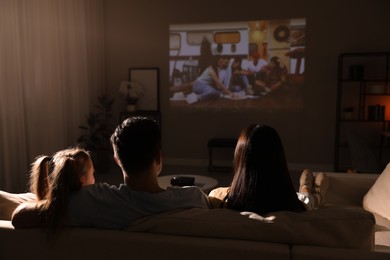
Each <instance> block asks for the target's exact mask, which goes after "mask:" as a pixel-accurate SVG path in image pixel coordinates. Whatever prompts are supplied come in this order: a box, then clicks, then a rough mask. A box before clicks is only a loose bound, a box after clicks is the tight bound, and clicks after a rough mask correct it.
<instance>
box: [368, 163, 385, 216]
mask: <svg viewBox="0 0 390 260" xmlns="http://www.w3.org/2000/svg"><path fill="white" fill-rule="evenodd" d="M389 198H390V163H389V164H388V165H387V166H386V168H385V169H384V171H383V172H382V174H381V175H379V177H378V179H377V180H376V182H375V183H374V185H373V186H372V187H371V189H370V190H369V191H368V192H367V194H366V195H365V196H364V198H363V207H364V208H365V209H366V210H368V211H370V212H372V213H375V214H378V215H380V216H382V217H384V218H386V219H388V220H390V203H389Z"/></svg>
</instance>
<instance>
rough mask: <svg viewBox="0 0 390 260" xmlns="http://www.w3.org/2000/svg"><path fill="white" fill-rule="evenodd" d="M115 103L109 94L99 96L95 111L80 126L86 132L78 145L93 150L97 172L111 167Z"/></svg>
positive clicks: (92, 154) (105, 170)
mask: <svg viewBox="0 0 390 260" xmlns="http://www.w3.org/2000/svg"><path fill="white" fill-rule="evenodd" d="M113 104H114V99H113V98H109V97H108V96H107V95H102V96H99V97H98V103H97V104H96V105H95V108H96V109H95V111H92V112H90V113H89V114H88V115H87V124H86V125H80V126H79V128H80V129H81V130H82V131H83V132H84V133H83V134H82V135H81V136H80V137H79V138H78V139H77V143H78V146H80V147H83V148H85V149H86V150H88V151H90V152H91V156H92V159H93V162H94V165H95V169H96V171H97V172H107V171H108V170H109V167H110V162H111V158H112V147H111V143H110V136H111V134H112V133H113V131H114V129H115V126H116V122H115V120H114V117H113V113H112V107H113Z"/></svg>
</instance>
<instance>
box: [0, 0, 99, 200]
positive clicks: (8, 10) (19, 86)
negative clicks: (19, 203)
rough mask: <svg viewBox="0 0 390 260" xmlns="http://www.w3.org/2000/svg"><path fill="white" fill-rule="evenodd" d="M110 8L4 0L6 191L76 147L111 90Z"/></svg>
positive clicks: (1, 65)
mask: <svg viewBox="0 0 390 260" xmlns="http://www.w3.org/2000/svg"><path fill="white" fill-rule="evenodd" d="M103 36H104V35H103V3H102V0H34V1H30V0H0V109H1V110H0V153H1V154H0V189H2V190H7V191H12V192H22V191H24V190H25V188H26V181H27V179H28V171H29V165H30V163H31V162H32V161H33V160H34V158H35V157H36V156H37V155H40V154H52V153H53V152H55V151H57V150H60V149H63V148H66V147H69V146H72V145H75V143H76V139H77V137H78V135H79V134H80V132H79V129H78V126H79V125H80V124H82V123H84V121H85V116H86V114H87V113H88V112H89V109H90V108H91V107H92V106H93V104H94V103H95V102H96V97H97V96H98V95H99V94H101V93H103V92H104V91H105V88H104V82H105V79H104V42H103V41H104V37H103Z"/></svg>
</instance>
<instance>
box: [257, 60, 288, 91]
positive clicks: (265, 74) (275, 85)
mask: <svg viewBox="0 0 390 260" xmlns="http://www.w3.org/2000/svg"><path fill="white" fill-rule="evenodd" d="M286 76H287V68H286V66H285V65H284V64H282V63H281V62H280V60H279V58H278V57H277V56H274V57H272V58H271V60H270V63H269V64H268V65H266V66H264V67H263V68H262V69H261V70H260V72H259V73H258V74H257V76H256V81H255V89H254V90H255V93H256V92H258V93H260V94H262V95H267V94H269V93H271V92H274V91H276V90H278V89H280V88H281V87H282V86H283V85H284V83H285V81H286Z"/></svg>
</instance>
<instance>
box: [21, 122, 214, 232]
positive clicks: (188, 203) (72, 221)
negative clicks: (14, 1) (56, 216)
mask: <svg viewBox="0 0 390 260" xmlns="http://www.w3.org/2000/svg"><path fill="white" fill-rule="evenodd" d="M111 143H112V146H113V150H114V158H115V161H116V163H117V164H118V165H119V167H120V168H121V170H122V173H123V180H124V183H123V184H121V185H120V186H119V187H116V186H110V185H108V184H107V183H97V184H93V185H90V186H86V187H84V188H82V189H80V190H78V191H75V192H74V193H73V194H71V196H70V200H69V205H68V209H67V211H68V216H67V220H66V225H68V226H89V227H98V228H111V229H122V228H125V227H127V226H128V224H129V223H130V222H131V221H133V220H135V219H138V218H141V217H145V216H149V215H153V214H156V213H160V212H164V211H168V210H172V209H179V208H180V209H183V208H209V201H208V198H207V195H206V194H205V193H203V191H202V190H201V189H200V188H198V187H184V188H172V189H168V190H164V189H162V188H161V187H160V186H159V185H158V180H157V177H158V175H159V173H160V172H161V168H162V155H161V133H160V128H159V126H158V124H157V123H156V122H155V121H153V120H151V119H147V118H142V117H133V118H129V119H126V120H125V121H123V123H122V124H120V125H119V126H118V127H117V128H116V130H115V132H114V133H113V135H112V136H111ZM17 214H23V211H22V212H21V213H19V212H18V213H17ZM16 227H17V226H16Z"/></svg>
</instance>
